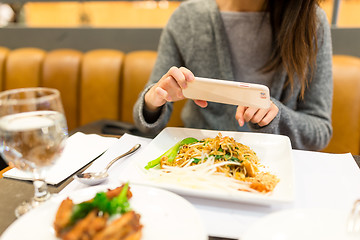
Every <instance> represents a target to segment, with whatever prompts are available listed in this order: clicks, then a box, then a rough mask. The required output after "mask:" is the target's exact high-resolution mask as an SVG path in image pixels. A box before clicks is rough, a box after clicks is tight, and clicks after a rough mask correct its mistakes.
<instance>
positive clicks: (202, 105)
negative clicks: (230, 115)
mask: <svg viewBox="0 0 360 240" xmlns="http://www.w3.org/2000/svg"><path fill="white" fill-rule="evenodd" d="M194 102H195V104H196V105H198V106H199V107H202V108H206V107H207V105H208V103H207V101H204V100H194Z"/></svg>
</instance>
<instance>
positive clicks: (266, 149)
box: [119, 127, 294, 205]
mask: <svg viewBox="0 0 360 240" xmlns="http://www.w3.org/2000/svg"><path fill="white" fill-rule="evenodd" d="M219 132H221V134H222V135H223V136H230V137H233V138H234V139H235V140H236V141H238V142H240V143H242V144H245V145H248V146H249V147H251V148H252V149H253V150H254V151H255V152H256V154H257V155H258V157H259V158H260V161H261V163H263V164H264V165H265V166H267V170H268V171H270V172H271V173H273V174H276V175H277V177H278V178H279V179H280V182H279V183H278V185H277V186H276V188H275V190H274V191H273V192H272V193H271V194H268V195H264V194H257V193H249V192H241V191H231V192H229V191H225V190H222V189H219V188H217V189H211V190H209V189H207V190H206V189H200V188H199V187H197V186H194V187H193V188H189V187H185V186H182V185H181V181H179V184H166V183H161V182H158V181H153V180H151V179H149V176H148V175H149V174H148V172H147V170H145V169H144V167H145V166H146V164H147V163H148V162H149V161H151V160H153V159H156V158H157V157H159V156H160V155H161V154H163V153H164V152H166V151H167V150H168V149H169V148H171V147H172V146H173V145H174V144H175V143H177V142H178V141H181V140H182V139H184V138H186V137H194V138H197V139H199V140H200V139H203V138H206V137H215V136H216V135H217V134H218V133H219ZM119 175H120V176H122V177H121V179H120V180H121V181H126V180H127V179H130V180H131V182H133V183H138V184H145V185H151V186H156V187H161V188H165V189H168V190H170V191H174V192H176V193H178V194H183V195H188V196H195V197H203V198H212V199H220V200H228V201H236V202H247V203H254V204H261V205H272V204H282V203H289V202H292V201H293V200H294V169H293V157H292V149H291V143H290V139H289V138H288V137H286V136H281V135H273V134H261V133H243V132H228V131H213V130H200V129H190V128H173V127H169V128H165V129H164V130H163V131H162V132H161V133H160V134H159V135H158V136H156V137H155V138H154V139H153V141H151V142H150V143H149V145H148V146H147V148H146V149H144V150H143V152H142V155H141V156H139V157H137V158H136V159H133V160H132V162H131V163H130V164H129V166H128V167H127V168H126V169H124V171H123V172H121V173H119Z"/></svg>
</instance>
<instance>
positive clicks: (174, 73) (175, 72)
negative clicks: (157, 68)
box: [167, 67, 187, 88]
mask: <svg viewBox="0 0 360 240" xmlns="http://www.w3.org/2000/svg"><path fill="white" fill-rule="evenodd" d="M167 74H168V76H171V77H172V78H173V79H174V80H175V81H176V82H177V84H178V85H179V86H180V87H181V88H186V87H187V83H186V78H185V75H184V74H183V72H182V71H181V70H180V69H179V68H177V67H171V68H170V69H169V71H168V73H167Z"/></svg>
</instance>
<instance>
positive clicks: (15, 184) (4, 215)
mask: <svg viewBox="0 0 360 240" xmlns="http://www.w3.org/2000/svg"><path fill="white" fill-rule="evenodd" d="M108 123H112V121H109V120H101V121H97V122H94V123H91V124H88V125H85V126H83V127H81V128H79V129H76V131H82V132H84V133H96V134H102V129H103V127H104V125H106V124H108ZM76 131H72V132H71V133H70V134H72V133H74V132H76ZM119 133H120V134H121V132H119ZM354 159H355V161H356V163H357V165H358V166H359V167H360V156H354ZM86 167H87V166H85V167H84V168H86ZM71 181H72V177H70V178H68V179H66V180H65V181H63V182H61V183H60V184H58V185H56V186H49V191H50V192H52V193H58V192H60V191H61V190H62V189H63V188H64V187H66V186H67V185H68V184H69V183H70V182H71ZM0 189H1V191H0V206H1V211H0V235H1V234H2V233H3V232H4V231H5V230H6V228H7V227H8V226H9V225H10V224H11V223H12V222H13V221H15V220H16V217H15V215H14V209H15V207H16V206H18V205H19V204H20V203H21V202H22V201H24V200H27V199H30V198H31V197H32V195H33V185H32V182H28V181H19V180H14V179H6V178H2V179H0ZM5 206H6V207H5ZM209 239H211V240H221V239H225V238H217V237H209Z"/></svg>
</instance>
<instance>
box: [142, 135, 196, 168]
mask: <svg viewBox="0 0 360 240" xmlns="http://www.w3.org/2000/svg"><path fill="white" fill-rule="evenodd" d="M195 142H198V140H197V139H196V138H192V137H189V138H185V139H183V140H182V141H180V142H178V143H176V144H175V145H174V146H173V147H172V148H170V149H169V150H167V151H166V152H165V153H164V154H163V155H161V156H160V157H158V158H156V159H154V160H152V161H150V162H148V164H147V165H146V166H145V169H147V170H149V169H150V168H153V167H155V166H158V165H159V164H160V161H161V158H162V157H164V156H166V157H167V159H168V162H173V161H174V159H175V157H176V155H177V154H178V152H179V149H180V147H182V146H183V145H185V144H190V143H195Z"/></svg>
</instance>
